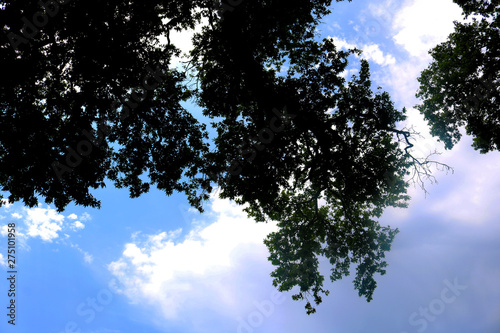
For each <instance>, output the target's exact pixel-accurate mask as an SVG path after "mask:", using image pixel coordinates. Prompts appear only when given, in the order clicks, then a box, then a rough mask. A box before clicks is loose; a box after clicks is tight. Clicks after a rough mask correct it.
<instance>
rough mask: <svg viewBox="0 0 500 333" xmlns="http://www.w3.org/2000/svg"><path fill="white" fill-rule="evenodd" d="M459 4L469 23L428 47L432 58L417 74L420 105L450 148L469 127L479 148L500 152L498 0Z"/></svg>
mask: <svg viewBox="0 0 500 333" xmlns="http://www.w3.org/2000/svg"><path fill="white" fill-rule="evenodd" d="M455 2H456V3H457V4H459V5H460V6H461V7H462V8H463V10H464V15H465V16H466V17H469V18H470V22H469V23H458V22H456V23H455V31H454V32H453V33H452V34H451V35H450V36H449V37H448V40H447V41H446V42H444V43H442V44H440V45H438V46H436V47H435V48H434V49H432V50H431V51H430V54H431V56H432V57H433V62H432V63H431V64H430V65H429V67H428V68H427V69H426V70H424V71H423V72H422V74H421V76H420V78H419V82H420V89H419V91H418V93H417V97H420V98H421V99H422V104H421V105H418V106H417V108H418V109H419V110H420V111H421V113H422V114H423V115H424V116H425V118H426V120H428V122H429V125H430V126H431V133H432V134H433V135H435V136H437V137H438V138H439V139H440V140H441V141H443V142H444V144H445V147H446V148H448V149H451V148H452V147H453V146H454V145H455V144H456V143H457V142H458V140H460V138H461V134H460V130H459V129H460V127H461V126H465V129H466V131H467V134H469V135H472V136H474V142H473V147H474V148H475V149H478V150H479V151H480V152H481V153H486V152H489V151H492V150H500V112H499V110H500V80H499V77H500V20H499V13H500V2H499V1H498V0H493V1H487V0H482V1H472V0H455Z"/></svg>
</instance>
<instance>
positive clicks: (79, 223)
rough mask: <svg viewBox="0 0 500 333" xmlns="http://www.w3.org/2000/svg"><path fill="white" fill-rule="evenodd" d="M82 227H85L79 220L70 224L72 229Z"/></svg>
mask: <svg viewBox="0 0 500 333" xmlns="http://www.w3.org/2000/svg"><path fill="white" fill-rule="evenodd" d="M83 228H85V224H83V223H82V222H80V221H75V222H74V223H73V225H72V229H73V230H81V229H83Z"/></svg>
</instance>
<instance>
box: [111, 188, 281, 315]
mask: <svg viewBox="0 0 500 333" xmlns="http://www.w3.org/2000/svg"><path fill="white" fill-rule="evenodd" d="M209 211H210V212H211V213H209ZM209 211H207V213H208V214H209V215H210V214H212V215H213V216H214V217H215V218H216V221H215V222H214V223H212V224H209V225H205V226H200V224H199V223H198V224H197V226H196V227H194V229H193V230H191V231H190V232H189V233H188V234H187V235H186V236H185V237H183V238H181V237H180V233H181V230H175V231H173V232H170V233H167V232H160V233H158V234H155V235H149V236H144V237H143V239H144V240H143V241H142V242H141V241H139V240H138V236H137V234H135V240H134V242H132V243H128V244H126V245H125V249H124V251H123V253H122V257H121V258H119V259H118V260H116V261H114V262H112V263H110V264H109V265H108V269H109V270H110V271H111V272H112V274H113V275H115V276H116V277H117V279H119V280H120V282H121V284H122V285H123V286H124V287H123V289H122V292H123V293H124V294H125V295H127V296H128V297H129V298H130V299H131V300H133V301H136V302H148V303H151V304H152V305H153V307H154V308H158V309H160V314H161V316H163V317H166V318H177V317H178V316H179V312H181V311H183V309H184V310H185V308H186V307H189V305H188V304H192V303H193V302H194V303H196V304H197V305H196V306H202V304H205V305H206V306H207V307H208V306H209V305H207V304H212V305H213V304H217V307H218V308H220V309H221V312H222V313H225V312H227V313H232V312H234V311H235V306H236V305H237V304H238V303H239V302H238V300H237V299H236V294H237V293H231V291H230V288H234V287H235V286H231V287H228V286H227V285H226V284H225V283H224V282H223V281H224V280H228V279H233V278H234V276H235V274H236V275H237V272H238V270H239V269H240V267H241V265H242V262H243V261H242V260H241V258H242V257H243V256H250V257H252V258H254V259H255V260H261V261H262V262H263V263H264V265H265V264H266V263H267V260H266V257H267V255H268V254H267V249H266V248H265V246H264V244H263V242H262V241H263V239H264V238H265V236H266V235H268V234H269V233H270V232H272V231H274V230H276V225H275V224H272V223H269V224H266V223H255V222H254V221H253V220H251V219H249V218H247V216H246V214H245V213H244V212H242V208H241V207H238V206H237V205H236V204H234V203H231V202H230V201H229V200H221V199H214V198H212V199H211V208H210V210H209ZM198 222H199V221H198ZM200 302H201V303H200ZM240 303H241V302H240Z"/></svg>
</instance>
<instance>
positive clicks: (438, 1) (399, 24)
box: [393, 0, 462, 57]
mask: <svg viewBox="0 0 500 333" xmlns="http://www.w3.org/2000/svg"><path fill="white" fill-rule="evenodd" d="M461 13H462V10H461V8H460V7H459V6H458V5H457V4H455V3H453V1H452V0H415V1H412V2H411V3H410V4H409V5H407V6H405V7H404V8H403V9H402V10H401V11H399V12H398V13H397V14H396V16H395V18H394V21H393V29H394V30H396V31H398V33H397V34H396V35H395V36H394V41H395V42H396V43H397V44H399V45H401V46H402V47H403V48H404V49H405V50H406V51H408V53H409V54H410V55H412V56H414V57H428V56H427V52H428V51H429V50H430V49H431V48H432V47H434V46H435V45H437V44H438V43H440V42H442V41H444V40H445V39H446V37H447V36H448V35H449V34H450V33H451V32H452V31H453V20H460V19H461Z"/></svg>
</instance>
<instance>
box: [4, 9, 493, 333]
mask: <svg viewBox="0 0 500 333" xmlns="http://www.w3.org/2000/svg"><path fill="white" fill-rule="evenodd" d="M333 8H334V10H333V13H332V14H331V15H329V16H328V17H326V18H325V19H324V20H323V21H324V22H323V24H322V25H321V26H320V27H319V33H320V34H321V36H323V37H332V38H335V42H336V44H337V45H338V46H339V47H350V46H354V45H355V46H357V47H358V48H362V49H364V55H363V57H365V58H366V59H368V60H369V62H370V66H371V70H372V79H373V81H374V84H376V85H380V86H382V87H383V89H384V90H387V91H388V92H389V93H390V94H391V96H392V98H393V100H394V101H395V103H396V106H397V107H398V108H402V107H403V106H406V107H407V108H408V109H409V118H408V120H407V123H408V124H413V125H415V127H416V128H417V129H418V130H420V131H421V132H422V134H423V136H424V137H423V138H422V139H421V140H419V141H418V143H417V144H416V146H415V150H414V153H415V154H417V155H418V154H421V155H424V154H426V153H428V152H429V151H432V150H434V149H438V150H439V151H442V152H443V154H442V155H441V156H439V159H440V161H442V162H444V163H447V164H449V165H451V166H453V167H454V170H455V172H454V173H453V174H452V173H448V174H447V173H446V172H440V171H436V173H435V176H436V178H437V180H438V184H431V183H427V184H426V187H427V190H428V191H429V193H428V194H427V195H425V194H424V192H423V191H422V190H421V189H420V188H418V187H416V188H411V189H410V194H411V195H412V200H411V202H410V206H409V208H408V209H389V210H387V211H386V212H385V214H384V215H383V216H382V218H381V219H380V221H381V224H383V225H391V226H392V227H398V228H399V230H400V233H399V234H398V235H397V237H396V239H395V241H394V243H393V247H392V250H391V252H390V253H389V254H388V255H387V261H388V263H389V267H388V270H387V274H386V275H385V276H379V277H378V278H377V282H378V287H377V289H376V291H375V294H374V299H373V301H372V302H370V303H367V302H366V301H365V299H364V298H360V297H358V295H357V292H356V291H355V290H354V288H353V285H352V278H346V279H344V280H342V281H339V282H336V283H335V284H331V283H329V282H327V283H326V286H327V287H328V289H330V291H331V294H330V296H328V297H325V298H324V302H323V304H321V305H320V306H319V307H318V312H317V313H316V314H314V315H310V316H308V315H306V313H305V310H304V305H305V304H303V303H300V302H295V301H292V300H291V293H283V294H278V293H276V292H275V289H274V287H273V286H272V284H271V278H270V276H269V273H270V272H271V271H272V269H273V267H272V266H271V264H270V263H269V262H268V261H267V250H266V248H265V246H264V245H263V244H262V240H263V238H264V237H265V235H267V234H268V233H269V232H271V231H272V230H275V225H273V224H271V223H270V224H256V223H254V222H253V221H251V220H249V219H247V218H246V216H245V215H244V214H243V213H242V211H241V207H238V206H236V205H235V204H233V203H231V202H229V201H226V200H221V199H218V198H217V197H216V195H215V194H214V195H213V198H212V199H211V200H210V202H208V203H207V207H206V208H207V211H206V213H205V214H203V215H201V214H199V213H197V212H194V211H193V210H192V209H190V208H189V206H188V204H187V201H186V198H185V197H184V196H183V195H177V194H176V195H172V196H170V197H166V196H165V195H164V194H163V193H162V192H159V191H156V190H153V191H151V192H150V193H148V194H146V195H143V196H142V197H140V198H138V199H129V198H128V192H127V191H126V190H118V189H114V188H112V187H108V188H106V189H104V190H99V191H96V192H95V194H96V196H97V197H98V198H99V199H101V200H102V208H101V209H100V210H97V209H89V208H82V207H75V206H70V207H68V209H67V210H66V211H65V212H64V213H62V214H58V213H57V212H56V211H55V210H54V207H50V206H47V205H41V206H40V207H38V208H34V209H26V208H24V207H23V206H22V205H21V204H13V205H10V206H8V207H2V208H1V210H0V226H2V228H1V229H0V254H1V255H2V256H1V257H0V266H1V267H2V270H3V271H4V276H5V277H6V276H7V275H8V274H7V273H6V271H7V268H6V266H5V257H6V252H7V237H6V233H5V227H4V226H5V225H6V224H7V223H12V222H15V223H16V225H17V228H16V229H17V253H16V259H17V262H16V264H17V270H18V275H17V281H16V283H17V287H16V288H17V296H18V297H17V298H16V305H17V308H16V309H17V317H16V326H15V327H13V326H12V325H9V324H7V319H8V318H7V317H6V315H5V314H6V313H7V310H6V306H7V305H8V302H9V298H8V297H7V290H8V281H7V279H6V278H1V279H0V295H1V296H0V304H2V308H3V309H4V310H3V312H4V313H3V314H2V318H3V319H2V320H1V321H0V331H1V332H42V333H62V332H81V333H132V332H151V333H160V332H162V333H163V332H179V333H180V332H182V333H184V332H207V333H208V332H238V333H240V332H244V333H253V332H263V333H264V332H266V333H267V332H280V331H286V332H291V333H295V332H304V331H308V332H317V333H323V332H325V333H326V332H328V333H336V332H342V333H345V332H376V333H377V332H384V333H386V332H393V333H404V332H406V333H413V332H428V333H433V332H455V333H465V332H467V333H470V332H482V333H498V332H499V331H500V285H499V284H498V281H499V279H500V245H499V241H498V240H499V239H500V223H499V220H500V205H499V203H500V192H499V190H498V189H499V188H500V173H499V172H498V171H499V166H500V153H498V152H494V153H489V154H487V155H480V154H479V153H478V152H476V151H474V150H473V149H472V148H471V147H470V144H471V139H470V138H469V137H464V139H463V140H462V141H461V142H460V143H459V144H458V145H457V146H456V147H455V148H454V149H453V150H451V151H444V148H443V147H442V145H441V144H440V143H438V142H436V140H435V139H433V138H431V137H430V136H429V135H428V133H427V128H426V125H425V123H424V121H423V119H422V118H421V116H420V115H419V114H418V112H416V111H415V110H414V109H412V106H414V105H415V104H417V102H418V101H417V100H416V99H415V97H414V95H415V91H416V89H417V87H418V86H417V81H416V77H417V76H418V75H419V72H420V71H421V70H422V69H424V68H425V67H426V65H427V64H428V63H429V60H430V59H429V56H428V55H427V50H429V49H430V48H431V47H433V46H434V45H436V44H437V43H439V42H441V41H443V40H444V39H445V38H446V36H447V35H448V34H449V33H450V32H451V31H452V29H453V24H452V21H453V20H455V19H460V9H459V8H458V7H457V6H456V5H454V4H453V3H452V1H451V0H409V1H390V0H383V1H364V0H358V1H353V2H352V3H348V2H345V3H335V4H334V5H333ZM188 37H189V33H188V32H184V33H181V34H177V35H176V36H174V37H173V39H174V40H176V41H177V42H180V43H181V44H182V46H183V47H185V48H188V47H189V43H188V42H187V38H188ZM358 62H359V60H357V59H353V66H352V67H350V69H349V71H348V72H346V73H345V75H346V76H350V75H352V74H355V73H356V67H357V63H358ZM321 269H322V271H323V272H324V273H325V274H326V275H328V265H327V263H326V262H323V263H322V268H321Z"/></svg>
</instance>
